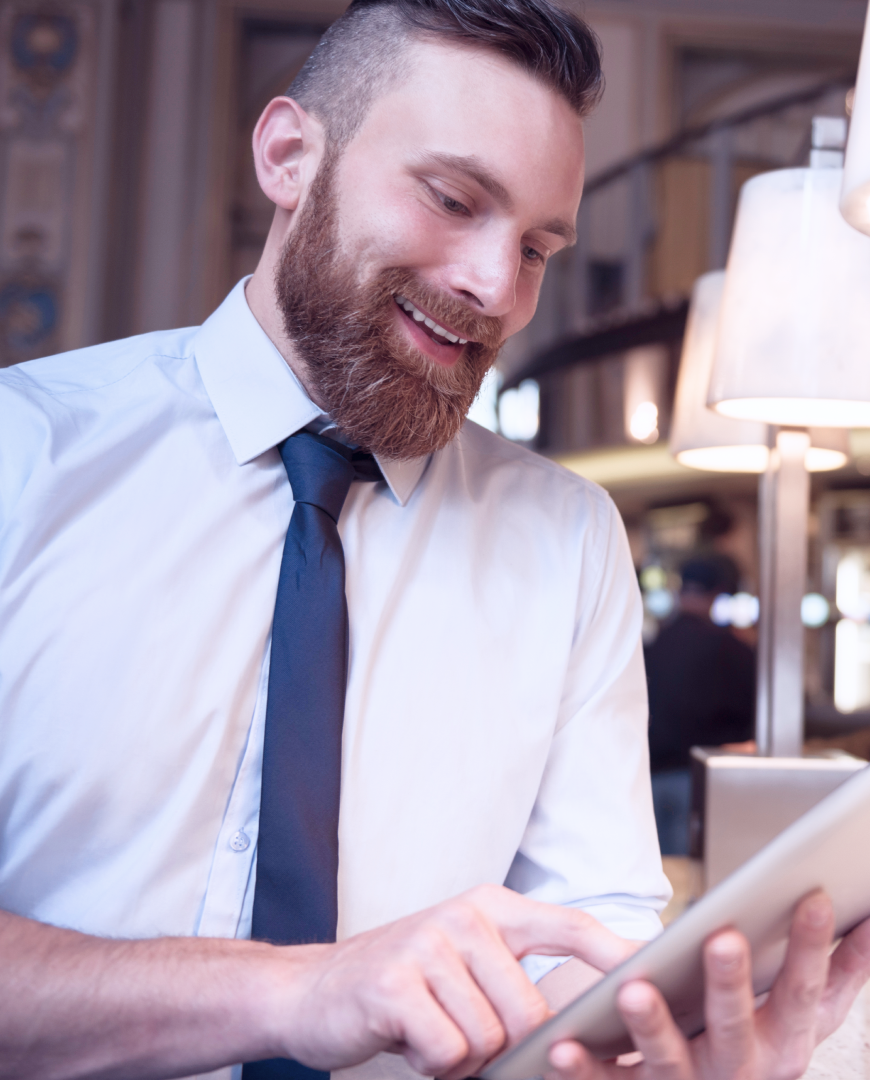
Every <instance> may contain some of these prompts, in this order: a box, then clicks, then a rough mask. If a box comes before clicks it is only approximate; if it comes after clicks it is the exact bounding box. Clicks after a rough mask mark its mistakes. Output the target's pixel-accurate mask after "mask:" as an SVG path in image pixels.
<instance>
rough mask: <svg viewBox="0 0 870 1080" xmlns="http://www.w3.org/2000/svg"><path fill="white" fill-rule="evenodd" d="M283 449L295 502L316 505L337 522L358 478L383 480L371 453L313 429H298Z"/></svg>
mask: <svg viewBox="0 0 870 1080" xmlns="http://www.w3.org/2000/svg"><path fill="white" fill-rule="evenodd" d="M279 449H280V451H281V458H282V460H283V462H284V468H285V469H286V470H287V479H288V480H289V481H290V487H291V489H292V491H293V500H294V502H301V503H309V504H310V505H311V506H316V507H318V508H319V509H321V510H322V511H323V512H324V513H326V514H329V516H330V517H331V518H332V520H333V521H335V522H337V521H338V517H339V514H341V508H342V506H344V500H345V499H346V498H347V493H348V491H349V490H350V485H351V484H352V483H353V481H354V480H355V479H356V480H380V479H382V477H381V475H380V470H379V469H378V467H377V463H376V462H375V460H374V458H373V457H371V455H370V454H361V453H359V452H358V451H356V452H355V451H353V450H351V448H350V447H349V446H345V445H344V444H343V443H340V442H337V441H336V440H335V439H329V438H327V437H326V436H325V435H317V434H315V433H314V432H313V431H305V430H303V431H297V432H296V434H295V435H291V436H290V438H289V439H287V440H285V441H284V442H283V443H282V444H281V446H280V447H279Z"/></svg>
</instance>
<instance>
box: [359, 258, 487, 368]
mask: <svg viewBox="0 0 870 1080" xmlns="http://www.w3.org/2000/svg"><path fill="white" fill-rule="evenodd" d="M379 284H380V286H381V291H382V295H384V294H387V293H388V294H389V296H390V298H391V299H393V300H394V299H395V298H396V296H404V297H405V299H406V300H410V301H411V303H412V304H414V305H415V306H416V307H419V308H423V309H424V310H425V311H426V313H427V314H428V315H430V316H431V317H432V318H433V319H434V320H435V322H437V323H440V324H441V325H442V326H446V327H449V328H450V329H451V330H453V331H454V332H455V333H458V334H459V336H460V337H463V338H465V339H466V340H467V341H468V343H469V346H474V345H480V346H483V348H484V349H486V350H490V349H498V348H499V347H500V346H501V344H502V342H503V341H504V330H503V327H502V321H501V319H499V318H497V317H496V316H492V315H481V314H479V313H478V312H475V311H473V310H472V308H471V307H470V306H469V304H468V303H465V302H463V301H462V300H459V299H457V298H456V297H454V296H451V295H450V294H449V293H446V292H444V291H443V290H442V289H438V288H436V287H435V286H433V285H430V284H429V283H428V282H426V281H423V280H422V279H421V278H420V277H419V276H418V275H417V274H415V273H414V272H413V271H411V270H404V269H402V268H398V267H394V268H393V269H392V270H388V271H387V272H386V273H385V274H384V275H383V276H382V279H381V281H380V283H379ZM384 298H385V299H386V296H384Z"/></svg>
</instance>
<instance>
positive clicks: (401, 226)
mask: <svg viewBox="0 0 870 1080" xmlns="http://www.w3.org/2000/svg"><path fill="white" fill-rule="evenodd" d="M339 227H340V232H341V237H342V245H343V247H344V248H345V249H346V250H347V251H348V252H349V253H350V254H351V255H352V256H353V257H354V258H355V259H356V260H358V262H359V264H360V268H361V269H362V268H363V267H366V266H369V267H372V268H383V267H392V266H400V267H408V268H413V269H418V270H431V269H433V268H434V267H437V266H439V265H445V264H449V262H450V261H451V251H452V249H453V236H452V230H451V229H450V226H449V222H445V221H444V220H443V219H442V218H439V216H438V215H437V214H435V213H433V212H432V210H430V209H429V208H428V207H426V206H424V205H423V203H422V202H421V201H420V200H419V199H418V198H415V197H411V196H408V195H407V193H404V192H402V193H399V192H394V191H389V190H388V191H386V192H385V193H384V197H383V198H381V199H378V200H373V199H372V198H371V197H370V195H369V194H364V187H363V185H359V186H358V187H356V188H354V189H353V190H348V191H347V192H346V193H345V195H344V197H343V198H342V200H341V202H340V204H339Z"/></svg>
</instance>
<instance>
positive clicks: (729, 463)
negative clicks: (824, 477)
mask: <svg viewBox="0 0 870 1080" xmlns="http://www.w3.org/2000/svg"><path fill="white" fill-rule="evenodd" d="M769 454H770V451H769V450H768V449H767V447H766V446H704V447H699V448H697V449H694V450H681V451H680V452H679V453H678V454H677V455H676V457H677V461H679V463H680V464H681V465H687V466H688V467H689V468H690V469H705V470H707V471H708V472H732V473H762V472H764V470H765V469H766V468H767V459H768V456H769ZM848 460H849V458H848V456H847V455H846V454H844V453H843V452H842V451H840V450H829V449H827V448H826V447H822V446H811V447H810V448H809V450H808V451H807V456H806V466H807V470H808V471H809V472H830V471H831V470H833V469H842V467H843V466H844V465H845V464H846V463H847V461H848Z"/></svg>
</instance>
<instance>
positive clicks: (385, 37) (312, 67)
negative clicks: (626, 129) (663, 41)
mask: <svg viewBox="0 0 870 1080" xmlns="http://www.w3.org/2000/svg"><path fill="white" fill-rule="evenodd" d="M414 39H416V40H432V41H446V42H457V43H461V44H466V45H474V46H478V47H483V48H487V49H492V50H493V51H495V52H499V53H501V54H502V55H503V56H507V57H508V58H509V59H511V60H512V61H514V63H516V64H517V66H518V67H520V68H522V69H523V70H524V71H526V72H528V73H529V74H530V75H532V76H533V77H534V78H535V79H538V80H539V81H540V82H542V83H543V84H544V85H545V86H548V87H549V88H550V89H552V90H554V91H555V92H556V93H558V94H561V95H562V97H564V98H565V100H566V101H568V103H569V104H570V105H571V107H572V108H573V109H574V110H575V111H576V112H577V113H578V114H579V115H581V116H585V115H586V114H587V113H589V112H590V111H591V110H592V108H593V107H594V106H595V105H596V103H597V102H598V99H599V97H600V96H601V92H602V89H603V77H602V73H601V58H600V48H599V43H598V39H597V38H596V36H595V34H594V33H593V32H592V30H590V28H589V27H588V26H587V25H586V23H584V22H583V21H582V19H580V18H578V17H577V16H575V15H573V14H572V13H570V12H569V11H567V10H565V9H564V8H562V7H560V6H559V5H558V4H556V3H554V2H553V0H353V3H352V4H351V5H350V7H349V8H348V9H347V11H346V12H345V13H344V14H343V15H342V16H341V18H339V19H338V20H337V21H336V22H335V23H333V25H332V26H331V27H330V28H329V30H327V32H326V33H325V34H324V36H323V38H322V39H321V41H320V43H319V44H318V45H317V47H316V48H315V50H314V52H313V53H312V54H311V56H310V57H309V58H308V60H307V61H306V63H305V65H304V67H303V68H302V70H301V71H300V72H299V74H298V75H297V77H296V79H295V80H294V81H293V85H292V86H291V87H290V89H289V90H288V91H287V94H288V96H290V97H293V98H295V99H296V100H297V101H298V102H299V103H300V105H302V106H303V108H305V109H307V110H308V111H309V112H311V113H313V115H315V116H316V117H318V119H320V120H321V121H322V122H323V124H324V126H325V127H326V131H327V135H328V137H329V138H330V140H331V141H332V142H333V144H337V145H338V146H339V147H340V146H343V145H345V144H346V143H347V142H349V141H350V139H351V138H352V137H353V135H354V134H355V133H356V131H357V129H358V128H359V126H360V124H361V123H362V121H363V119H364V117H365V115H366V113H367V111H368V109H369V107H370V105H371V103H372V101H373V100H374V99H375V98H376V97H377V96H379V95H380V94H382V93H384V92H385V91H386V90H387V89H388V88H389V87H390V86H392V85H393V84H394V83H395V82H396V81H397V80H399V79H401V78H402V77H403V76H404V75H405V74H407V64H406V57H405V51H406V50H405V46H406V45H407V43H408V41H409V40H414Z"/></svg>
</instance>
